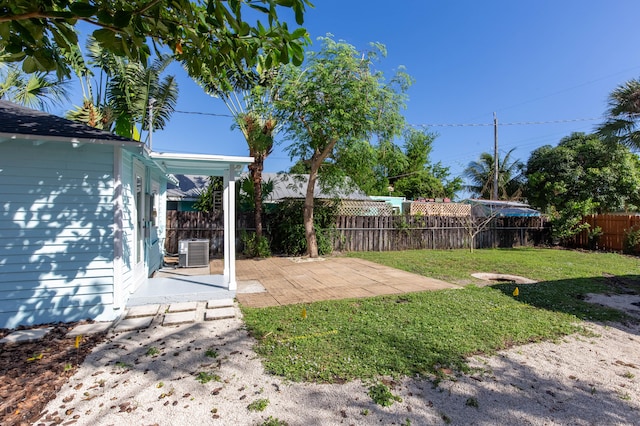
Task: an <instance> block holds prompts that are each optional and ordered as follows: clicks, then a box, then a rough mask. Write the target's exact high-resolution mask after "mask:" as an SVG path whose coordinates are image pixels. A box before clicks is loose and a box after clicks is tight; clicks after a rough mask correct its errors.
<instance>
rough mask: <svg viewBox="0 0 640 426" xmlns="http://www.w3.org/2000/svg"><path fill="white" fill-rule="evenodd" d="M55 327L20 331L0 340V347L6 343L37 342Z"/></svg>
mask: <svg viewBox="0 0 640 426" xmlns="http://www.w3.org/2000/svg"><path fill="white" fill-rule="evenodd" d="M51 330H53V327H45V328H34V329H31V330H18V331H14V332H13V333H10V334H8V335H6V336H5V337H4V338H2V339H0V345H1V344H5V343H25V342H35V341H37V340H40V339H42V338H43V337H44V336H46V335H47V333H49V332H50V331H51Z"/></svg>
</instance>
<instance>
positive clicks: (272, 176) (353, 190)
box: [262, 173, 371, 202]
mask: <svg viewBox="0 0 640 426" xmlns="http://www.w3.org/2000/svg"><path fill="white" fill-rule="evenodd" d="M347 179H349V178H347ZM262 180H263V182H266V181H269V180H272V181H273V192H272V193H271V195H270V196H269V198H268V199H267V200H268V201H272V202H273V201H279V200H283V199H286V198H304V197H305V195H306V191H307V185H308V183H309V175H306V174H304V175H303V174H287V173H263V174H262ZM345 186H346V187H347V188H348V189H345V188H338V189H335V190H332V191H328V190H327V191H326V190H324V189H323V188H322V185H321V184H317V185H316V187H315V188H314V191H313V197H314V198H320V199H333V198H339V199H342V200H370V199H371V198H370V197H369V196H368V195H367V194H365V193H364V192H362V190H360V188H358V187H357V186H356V185H355V184H354V183H350V180H349V181H348V182H346V185H345Z"/></svg>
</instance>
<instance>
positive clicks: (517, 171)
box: [463, 148, 524, 200]
mask: <svg viewBox="0 0 640 426" xmlns="http://www.w3.org/2000/svg"><path fill="white" fill-rule="evenodd" d="M514 150H515V148H513V149H510V150H509V152H507V153H506V154H505V156H504V157H503V158H502V159H500V157H498V199H499V200H515V199H518V198H521V196H522V188H523V185H524V176H523V173H522V172H523V168H524V164H523V163H522V162H521V161H520V160H512V158H511V154H513V151H514ZM494 165H495V163H494V157H493V155H491V154H489V153H488V152H483V153H482V154H480V159H479V160H478V161H472V162H470V163H469V164H468V165H467V168H466V169H464V172H463V175H464V177H466V178H467V179H468V180H469V182H470V184H468V185H466V186H465V187H464V188H465V189H466V190H467V191H469V192H471V193H472V194H473V196H474V197H478V198H484V199H487V200H490V199H492V194H493V186H494V173H495V172H494Z"/></svg>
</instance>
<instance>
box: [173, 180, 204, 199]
mask: <svg viewBox="0 0 640 426" xmlns="http://www.w3.org/2000/svg"><path fill="white" fill-rule="evenodd" d="M175 178H176V179H177V180H178V184H177V185H176V184H175V183H173V182H167V201H196V200H197V199H198V198H199V197H200V194H201V193H203V192H204V191H206V189H207V186H208V185H209V176H195V175H175Z"/></svg>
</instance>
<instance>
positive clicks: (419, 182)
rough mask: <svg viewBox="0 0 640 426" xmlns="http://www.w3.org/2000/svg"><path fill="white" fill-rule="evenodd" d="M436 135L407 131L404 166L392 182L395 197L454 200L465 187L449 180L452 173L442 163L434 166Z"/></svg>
mask: <svg viewBox="0 0 640 426" xmlns="http://www.w3.org/2000/svg"><path fill="white" fill-rule="evenodd" d="M435 138H436V135H435V134H434V133H429V132H426V131H419V130H416V129H413V128H408V129H406V130H405V132H404V141H405V142H404V152H405V156H406V162H405V166H404V167H403V168H402V169H401V173H399V174H398V175H397V176H392V177H390V178H389V181H390V183H391V184H392V185H393V187H394V194H397V195H402V196H405V197H407V198H409V199H416V198H419V197H425V198H436V197H437V198H440V197H442V198H445V197H453V196H454V194H455V192H456V191H458V190H459V189H460V186H461V184H462V182H461V179H460V178H455V179H450V178H449V169H448V168H446V167H443V166H442V164H441V163H435V164H431V162H430V161H429V155H430V154H431V150H432V145H433V141H434V140H435Z"/></svg>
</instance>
